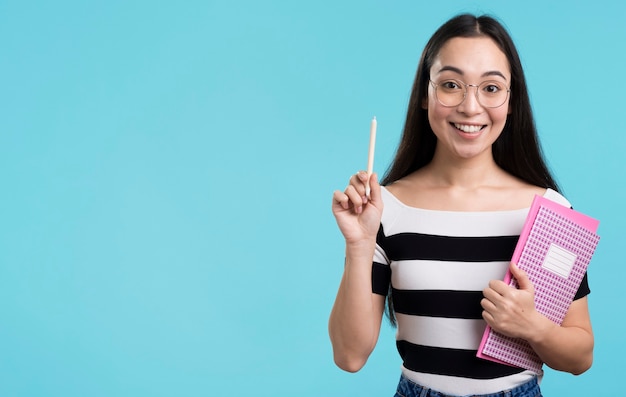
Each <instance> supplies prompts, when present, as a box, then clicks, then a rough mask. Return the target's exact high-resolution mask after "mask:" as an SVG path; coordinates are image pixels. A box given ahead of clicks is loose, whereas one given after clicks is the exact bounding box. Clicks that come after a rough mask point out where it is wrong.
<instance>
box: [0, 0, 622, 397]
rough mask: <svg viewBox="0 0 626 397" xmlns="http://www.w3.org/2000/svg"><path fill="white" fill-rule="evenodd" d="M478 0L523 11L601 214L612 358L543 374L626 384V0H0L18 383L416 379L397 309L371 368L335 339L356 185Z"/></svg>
mask: <svg viewBox="0 0 626 397" xmlns="http://www.w3.org/2000/svg"><path fill="white" fill-rule="evenodd" d="M464 11H468V12H475V13H490V14H493V15H495V16H497V17H498V18H500V19H501V20H502V21H504V23H505V24H506V26H507V27H508V28H509V29H510V31H511V33H512V35H513V38H514V39H515V41H516V43H517V45H518V49H519V51H520V53H521V57H522V60H523V64H524V67H525V69H526V73H527V78H528V84H529V88H530V91H531V94H532V98H531V99H532V103H533V107H534V109H535V111H536V117H537V126H538V129H539V132H540V135H541V138H542V143H543V146H544V149H545V152H546V155H547V157H548V159H549V163H550V166H551V167H552V169H553V170H554V172H555V173H556V175H557V177H558V179H559V182H560V183H561V185H562V187H563V188H564V192H565V194H566V195H567V197H568V198H569V199H570V201H571V202H572V203H573V204H574V206H575V207H576V208H577V209H578V210H580V211H582V212H586V213H588V214H589V215H591V216H594V217H596V218H598V219H600V220H601V227H600V234H601V236H602V240H601V243H600V246H599V248H598V251H597V255H596V256H595V257H594V260H593V262H592V264H591V267H590V270H589V274H590V284H591V288H592V294H591V295H590V298H589V299H590V306H591V313H592V320H593V324H594V329H595V334H596V349H595V352H596V354H595V363H594V365H593V367H592V369H591V370H589V371H588V372H587V373H585V374H583V375H582V376H579V377H575V376H573V375H569V374H562V373H556V372H554V371H550V370H548V371H546V377H545V379H544V382H543V388H544V394H545V395H546V396H588V395H593V396H616V395H621V393H622V391H623V387H622V386H621V380H620V377H621V375H622V372H623V357H624V356H626V343H625V342H624V336H625V335H626V320H624V316H623V313H624V308H623V306H622V304H623V302H624V298H623V296H622V295H621V293H620V292H619V291H621V290H622V289H623V281H624V279H626V270H625V267H626V266H625V264H624V259H623V258H624V255H623V252H622V251H620V250H621V249H622V248H624V242H622V240H621V238H622V237H623V230H624V225H625V224H626V216H625V213H624V204H623V203H624V202H626V189H625V183H624V173H625V171H626V156H625V155H624V153H625V151H626V134H625V133H624V127H622V126H620V125H619V124H620V123H621V120H622V118H623V116H624V103H625V99H624V98H625V96H624V95H625V93H626V90H625V89H624V79H623V76H624V71H625V70H626V51H624V42H625V41H626V23H625V16H626V4H625V3H622V2H615V1H569V2H563V3H557V4H555V3H553V2H548V1H538V0H531V1H516V2H511V1H506V2H505V1H495V0H494V1H482V2H479V1H461V0H450V1H437V2H429V3H426V2H419V1H400V0H399V1H370V0H362V1H353V0H350V1H325V0H322V1H315V2H298V1H279V0H269V1H264V2H255V1H176V2H174V1H156V2H154V1H146V0H128V1H120V0H108V1H102V0H100V1H98V0H94V1H77V0H75V1H71V0H59V1H54V2H52V1H41V0H39V1H37V0H34V1H16V0H0V184H1V189H2V190H1V194H0V396H9V397H26V396H28V397H42V396H43V397H48V396H55V397H56V396H63V397H74V396H76V397H78V396H81V397H82V396H90V397H100V396H116V397H117V396H129V397H137V396H150V397H152V396H154V397H159V396H164V397H165V396H167V397H169V396H172V397H174V396H176V397H180V396H243V395H254V396H256V397H262V396H272V397H273V396H287V395H298V396H302V397H309V396H310V397H313V396H356V395H364V396H391V395H393V392H394V390H395V384H396V381H397V379H398V377H399V366H400V361H399V358H398V355H397V353H396V351H395V344H394V330H393V329H392V328H391V327H389V326H387V325H385V326H384V327H383V330H382V333H381V337H380V340H379V344H378V346H377V348H376V350H375V352H374V353H373V355H372V356H371V358H370V360H369V362H368V364H367V365H366V367H365V368H364V369H363V370H362V371H360V372H359V373H357V374H348V373H345V372H342V371H341V370H339V369H338V368H337V367H335V366H334V364H333V362H332V354H331V347H330V342H329V339H328V335H327V319H328V314H329V312H330V309H331V306H332V303H333V300H334V295H335V293H336V289H337V286H338V283H339V279H340V276H341V272H342V266H343V262H342V261H343V246H342V239H341V235H340V233H339V232H338V230H337V228H336V226H335V223H334V219H333V217H332V215H331V212H330V203H331V196H332V192H333V190H335V189H342V188H343V187H344V186H345V184H346V182H347V178H348V176H349V175H350V174H352V173H354V172H355V171H356V170H358V169H362V168H364V167H365V163H366V155H367V145H368V134H369V122H370V119H371V117H372V116H374V115H375V116H376V117H377V119H378V145H377V155H376V165H375V168H376V170H377V171H378V172H379V173H382V172H384V170H385V168H386V167H387V165H388V164H389V161H390V159H391V157H392V155H393V151H394V149H395V146H396V144H397V142H398V139H399V134H400V131H401V129H402V125H403V121H404V116H405V112H406V107H407V100H408V97H409V92H410V88H411V84H412V80H413V77H414V73H415V68H416V65H417V62H418V58H419V56H420V52H421V50H422V48H423V46H424V44H425V42H426V40H427V39H428V37H429V36H430V35H431V34H432V33H433V32H434V30H435V29H436V28H437V27H438V26H439V25H440V24H441V23H443V22H444V21H445V20H447V19H448V18H449V17H451V16H453V15H455V14H457V13H459V12H464ZM620 230H622V231H621V232H620ZM620 252H622V253H620ZM597 389H599V391H598V390H597Z"/></svg>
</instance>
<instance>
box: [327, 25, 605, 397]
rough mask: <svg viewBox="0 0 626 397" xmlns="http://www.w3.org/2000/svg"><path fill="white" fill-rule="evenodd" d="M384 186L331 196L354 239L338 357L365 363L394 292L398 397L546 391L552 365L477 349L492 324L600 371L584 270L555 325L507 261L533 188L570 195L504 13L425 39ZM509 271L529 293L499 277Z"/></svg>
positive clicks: (337, 335)
mask: <svg viewBox="0 0 626 397" xmlns="http://www.w3.org/2000/svg"><path fill="white" fill-rule="evenodd" d="M367 185H369V186H370V187H371V194H369V195H367V194H366V190H365V189H366V186H367ZM382 185H384V186H381V185H379V183H378V179H377V177H376V175H375V174H374V175H372V176H369V175H368V174H367V173H365V172H359V173H357V174H355V175H354V176H352V177H351V178H350V181H349V184H348V187H347V188H346V189H345V190H344V191H343V192H341V191H335V193H334V196H333V207H332V208H333V213H334V215H335V218H336V221H337V224H338V226H339V229H340V230H341V232H342V234H343V236H344V238H345V244H346V260H345V269H344V275H343V278H342V280H341V283H340V286H339V291H338V293H337V298H336V300H335V304H334V306H333V310H332V313H331V315H330V322H329V331H330V338H331V341H332V345H333V352H334V358H335V362H336V363H337V365H338V366H339V367H341V368H343V369H345V370H347V371H351V372H354V371H358V370H359V369H360V368H361V367H362V366H363V365H364V364H365V362H366V361H367V359H368V357H369V355H370V354H371V352H372V350H373V349H374V346H375V345H376V342H377V339H378V335H379V332H380V326H381V320H382V316H383V312H384V310H385V298H386V297H387V300H388V306H387V308H388V311H387V313H388V315H389V317H390V319H391V321H392V322H393V323H394V324H397V327H398V332H397V334H396V343H397V347H398V352H399V353H400V356H401V357H402V360H403V365H402V375H401V379H400V383H399V386H398V391H397V394H396V396H402V397H413V396H418V395H419V396H440V395H442V394H445V395H448V396H461V395H470V394H471V395H489V396H495V395H498V396H499V395H504V394H496V393H501V392H503V391H507V393H508V394H506V395H507V396H514V397H515V396H517V397H521V396H524V397H532V396H540V395H541V391H540V389H539V382H540V380H541V379H542V377H543V371H539V373H536V372H532V371H529V370H524V369H522V368H515V367H511V366H508V365H504V364H499V363H493V362H489V361H485V360H482V359H480V358H477V357H476V352H477V349H478V345H479V342H480V337H481V335H482V332H483V330H484V329H485V326H486V325H487V324H488V325H490V326H491V327H492V328H493V329H495V330H496V331H498V332H501V333H503V334H505V335H507V336H510V337H514V338H522V339H525V340H527V341H528V342H529V343H530V345H531V346H532V347H533V349H534V350H535V351H536V353H537V354H538V355H539V356H540V357H541V359H542V360H543V361H544V362H545V363H546V364H547V365H548V366H550V367H551V368H554V369H556V370H559V371H566V372H571V373H574V374H579V373H582V372H584V371H586V370H587V369H588V368H589V367H590V365H591V360H592V353H593V333H592V331H591V323H590V319H589V313H588V308H587V298H586V296H587V294H588V293H589V288H588V285H587V280H586V278H585V279H584V280H583V282H582V284H581V286H580V288H579V291H578V293H577V295H576V298H575V301H574V302H573V303H572V305H571V306H570V309H569V311H568V313H567V316H566V318H565V320H564V321H563V324H562V325H561V326H557V325H556V324H554V323H552V322H551V321H550V320H549V319H547V318H546V317H545V316H543V315H541V314H539V313H538V312H537V311H536V310H535V307H534V288H533V285H532V283H530V281H529V280H528V277H527V276H526V274H525V273H524V272H523V271H521V270H520V269H518V268H517V267H516V266H515V265H514V264H511V263H509V261H510V258H511V255H512V253H513V249H514V247H515V244H516V241H517V239H518V237H519V234H520V232H521V229H522V225H523V223H524V220H525V218H526V214H527V213H528V209H529V207H530V204H531V202H532V200H533V198H534V197H535V195H543V196H545V197H547V198H549V199H552V200H555V201H557V202H559V203H561V204H564V205H569V202H568V201H567V200H566V199H565V198H564V197H563V196H562V195H561V194H559V193H558V187H557V185H556V183H555V182H554V179H553V178H552V176H551V174H550V172H549V170H548V169H547V167H546V164H545V162H544V159H543V157H542V155H541V151H540V148H539V145H538V142H537V133H536V131H535V127H534V122H533V115H532V111H531V108H530V103H529V99H528V93H527V90H526V83H525V79H524V73H523V70H522V67H521V63H520V60H519V57H518V55H517V51H516V49H515V46H514V44H513V42H512V40H511V38H510V36H509V34H508V33H507V32H506V30H505V29H504V28H503V27H502V25H501V24H500V23H499V22H497V21H496V20H495V19H493V18H491V17H488V16H480V17H475V16H473V15H460V16H458V17H455V18H453V19H451V20H449V21H448V22H447V23H445V24H444V25H443V26H442V27H440V28H439V29H438V30H437V31H436V32H435V34H434V35H433V37H432V38H431V39H430V41H429V42H428V43H427V45H426V48H425V49H424V52H423V54H422V57H421V60H420V63H419V66H418V70H417V75H416V78H415V83H414V86H413V90H412V94H411V99H410V102H409V109H408V112H407V118H406V123H405V127H404V132H403V136H402V139H401V142H400V146H399V148H398V151H397V153H396V157H395V159H394V160H393V162H392V164H391V167H390V169H389V171H388V172H387V174H386V175H385V177H384V178H383V181H382ZM507 270H510V271H511V273H512V274H513V275H514V277H515V278H516V279H517V282H518V285H519V286H520V288H519V289H514V288H512V287H510V286H508V285H506V284H504V283H503V282H502V281H500V280H501V279H502V278H503V276H504V274H505V272H506V271H507Z"/></svg>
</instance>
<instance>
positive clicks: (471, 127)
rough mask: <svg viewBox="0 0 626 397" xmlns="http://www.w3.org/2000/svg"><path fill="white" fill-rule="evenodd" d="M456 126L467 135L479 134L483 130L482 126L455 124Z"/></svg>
mask: <svg viewBox="0 0 626 397" xmlns="http://www.w3.org/2000/svg"><path fill="white" fill-rule="evenodd" d="M454 126H455V127H456V128H458V129H459V130H461V131H463V132H467V133H472V132H478V131H480V130H481V129H482V128H483V127H482V126H481V125H465V124H457V123H454Z"/></svg>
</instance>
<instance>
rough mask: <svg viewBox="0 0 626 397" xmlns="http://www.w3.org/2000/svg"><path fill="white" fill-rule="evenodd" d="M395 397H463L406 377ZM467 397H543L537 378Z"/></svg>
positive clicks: (402, 379) (402, 380)
mask: <svg viewBox="0 0 626 397" xmlns="http://www.w3.org/2000/svg"><path fill="white" fill-rule="evenodd" d="M394 397H461V396H456V395H454V396H453V395H450V394H445V393H441V392H438V391H436V390H432V389H429V388H427V387H423V386H420V385H418V384H417V383H414V382H412V381H410V380H408V379H407V378H405V377H404V376H401V377H400V383H399V384H398V390H397V391H396V394H395V395H394ZM467 397H541V390H539V384H538V383H537V378H533V379H531V380H530V381H528V382H526V383H524V384H522V385H519V386H517V387H516V388H514V389H511V390H504V391H501V392H497V393H491V394H480V395H467Z"/></svg>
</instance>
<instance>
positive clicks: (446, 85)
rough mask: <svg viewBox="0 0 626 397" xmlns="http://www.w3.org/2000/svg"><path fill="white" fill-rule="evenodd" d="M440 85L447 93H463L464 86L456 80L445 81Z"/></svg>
mask: <svg viewBox="0 0 626 397" xmlns="http://www.w3.org/2000/svg"><path fill="white" fill-rule="evenodd" d="M438 85H439V87H441V88H442V89H443V90H445V91H446V92H453V91H463V85H462V84H461V83H460V82H458V81H456V80H444V81H442V82H441V83H439V84H438Z"/></svg>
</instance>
